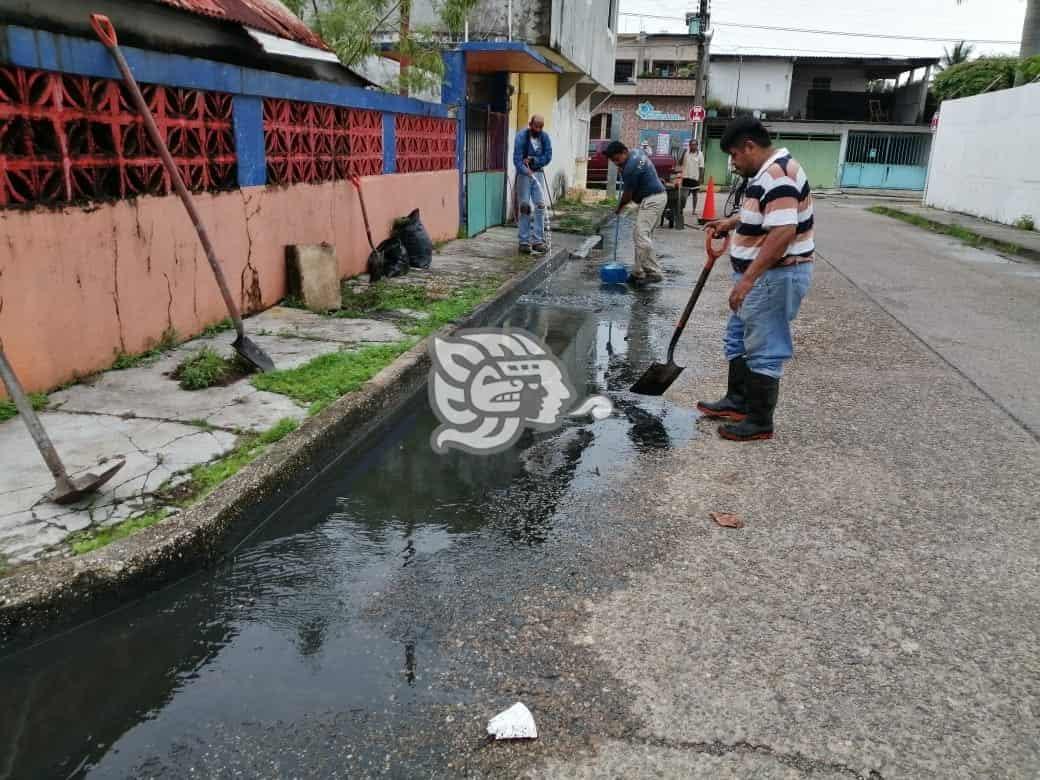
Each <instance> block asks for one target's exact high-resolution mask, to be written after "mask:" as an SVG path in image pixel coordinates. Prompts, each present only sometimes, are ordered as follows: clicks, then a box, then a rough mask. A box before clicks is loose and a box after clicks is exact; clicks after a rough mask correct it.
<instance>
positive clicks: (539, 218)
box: [516, 173, 545, 244]
mask: <svg viewBox="0 0 1040 780" xmlns="http://www.w3.org/2000/svg"><path fill="white" fill-rule="evenodd" d="M516 206H517V211H518V212H519V213H518V214H517V224H518V225H519V228H520V243H521V244H541V243H544V242H545V193H544V192H543V191H542V185H541V184H539V183H538V179H536V178H535V177H534V176H527V175H525V174H523V173H521V174H518V175H517V177H516ZM532 211H533V212H534V235H533V236H532V235H531V212H532Z"/></svg>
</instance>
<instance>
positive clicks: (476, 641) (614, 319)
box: [0, 198, 1040, 780]
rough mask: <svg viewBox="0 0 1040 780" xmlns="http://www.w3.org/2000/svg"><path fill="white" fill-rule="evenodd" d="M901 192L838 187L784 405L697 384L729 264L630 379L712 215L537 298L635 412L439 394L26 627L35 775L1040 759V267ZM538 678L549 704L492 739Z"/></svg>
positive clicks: (25, 712) (670, 309)
mask: <svg viewBox="0 0 1040 780" xmlns="http://www.w3.org/2000/svg"><path fill="white" fill-rule="evenodd" d="M866 205H869V204H868V203H866V202H864V201H859V200H854V199H847V198H846V199H840V200H831V201H827V202H820V203H819V204H818V217H817V226H818V235H819V242H818V243H819V248H820V260H819V262H818V263H817V265H816V270H815V280H814V286H813V289H812V291H811V293H810V296H809V298H808V299H807V301H806V303H805V305H804V307H803V311H802V314H801V317H800V318H799V320H798V323H797V331H796V350H797V355H796V358H795V360H794V361H792V363H791V364H790V366H789V369H788V373H787V375H786V376H785V378H784V380H783V382H782V386H781V400H780V406H779V409H778V413H777V426H778V433H777V437H776V438H775V439H773V440H772V441H769V442H760V443H754V444H733V443H729V442H724V441H722V440H720V439H719V438H718V437H717V436H716V434H715V431H714V425H712V424H709V423H708V422H707V421H704V420H699V421H698V420H697V419H696V414H695V413H694V412H693V409H694V405H695V403H696V401H697V399H698V398H704V397H711V398H715V397H717V396H718V395H719V394H720V392H721V389H722V387H723V370H724V366H723V364H722V358H721V354H720V337H721V332H722V325H723V321H724V317H725V316H726V312H727V304H726V298H727V295H728V291H729V281H728V274H727V268H726V267H725V265H724V264H723V265H720V266H719V267H718V268H717V269H716V271H715V273H714V275H713V276H712V278H711V280H710V281H709V284H708V286H707V288H706V290H705V293H704V296H703V298H702V300H701V302H700V304H699V305H698V307H697V309H696V310H695V311H694V314H693V317H692V318H691V321H690V325H689V327H688V330H687V332H686V335H685V336H684V338H683V340H682V342H681V344H680V349H679V352H678V354H677V362H679V363H680V364H682V365H685V366H686V370H685V372H684V373H683V374H682V375H681V376H680V378H679V380H678V381H677V382H676V384H675V385H673V387H672V389H671V390H670V391H669V392H668V394H667V395H666V397H665V398H664V399H643V398H637V397H633V396H632V395H631V394H629V393H627V392H626V388H627V387H628V386H629V385H630V384H631V382H632V381H633V380H634V379H635V378H636V377H638V376H639V374H641V373H642V370H643V369H644V368H645V367H646V365H648V363H649V361H650V360H652V359H657V360H660V359H661V358H662V357H663V355H664V351H665V348H666V346H667V341H668V337H669V335H670V329H671V327H672V325H673V323H674V321H675V319H676V318H677V316H678V314H679V312H680V310H681V308H682V306H683V304H684V302H685V300H686V298H687V296H688V295H689V291H690V289H691V287H692V285H693V281H694V279H695V278H696V274H697V272H698V270H699V268H700V264H701V262H702V261H703V250H702V242H703V236H702V234H701V233H700V232H698V231H693V230H687V231H685V232H674V231H667V230H665V231H661V232H659V237H660V242H661V245H662V248H663V249H664V251H666V252H668V253H669V254H670V255H672V257H671V258H669V259H666V260H665V261H664V265H665V268H666V272H667V278H666V282H665V284H664V285H663V286H662V287H661V288H651V289H648V290H643V291H639V292H636V293H629V292H626V291H624V290H611V289H603V288H600V286H599V284H598V282H597V281H596V279H597V276H596V274H597V266H598V264H599V262H601V260H602V258H601V257H597V256H591V257H590V259H589V261H588V262H587V263H583V262H582V261H573V262H571V263H570V264H568V265H567V266H566V267H564V268H563V269H561V270H560V271H558V272H557V273H556V275H555V276H554V278H552V279H550V280H549V282H548V283H547V284H546V285H545V287H544V289H542V290H540V291H539V292H538V293H534V294H531V295H529V296H527V297H526V298H525V299H524V302H523V305H522V306H518V307H517V311H516V312H515V313H514V314H513V315H512V316H511V318H510V320H509V323H508V324H512V325H515V326H518V327H526V328H528V329H530V330H533V331H535V332H538V333H539V334H540V335H543V336H544V337H545V338H546V339H547V341H548V342H549V343H550V344H553V345H554V349H559V350H560V351H561V352H562V353H564V354H563V355H562V357H563V359H564V362H565V363H566V364H567V366H568V367H569V369H570V371H571V372H572V375H574V373H575V372H576V371H582V370H585V366H586V364H588V374H587V377H586V380H587V388H588V392H592V391H593V389H595V390H596V391H601V390H602V391H606V392H608V393H609V394H610V396H611V397H612V399H614V402H615V405H616V412H615V415H614V416H613V417H612V418H609V419H608V420H606V421H603V422H601V423H591V422H590V423H577V422H576V423H574V424H573V425H568V427H565V428H564V429H562V430H561V431H560V432H559V433H558V434H553V435H552V436H548V437H541V438H537V437H535V438H533V440H530V441H525V442H523V443H522V446H520V447H519V448H518V450H517V451H513V452H508V453H504V454H502V455H499V456H494V457H491V458H474V457H452V458H447V459H446V458H444V457H440V456H434V455H433V454H432V451H431V450H430V448H429V444H428V441H429V433H430V430H432V426H433V425H434V423H433V422H432V421H430V420H428V419H427V418H428V417H430V415H429V414H428V413H427V408H426V407H427V401H426V399H425V397H421V398H418V399H417V400H416V401H415V403H414V404H413V405H412V407H410V408H409V409H408V410H406V413H405V415H404V416H403V417H402V419H401V422H400V423H399V424H398V425H396V426H395V427H393V428H392V429H388V430H387V431H385V432H384V433H383V435H381V437H379V439H378V440H377V441H374V442H373V444H372V447H371V449H370V452H369V454H368V455H366V456H365V457H359V458H356V459H353V460H350V459H345V460H343V461H334V462H332V463H330V464H329V465H328V468H325V469H322V470H320V471H319V470H314V476H313V477H309V480H310V481H308V482H306V483H305V484H302V485H301V492H300V493H297V494H293V495H287V496H285V497H284V500H285V503H284V504H283V505H282V506H281V507H280V508H279V509H278V510H277V512H275V513H274V514H272V515H271V517H269V518H267V519H266V520H264V522H263V523H262V524H259V525H258V526H257V531H256V535H255V537H254V538H252V539H250V540H249V544H248V545H247V546H243V547H242V549H241V550H236V554H235V555H233V556H232V557H231V558H230V559H229V561H228V562H227V564H226V565H225V566H222V567H219V570H218V571H213V572H210V573H207V574H205V575H200V576H199V577H197V578H192V579H191V580H189V581H186V582H184V583H181V584H180V585H178V586H175V587H173V588H169V589H167V590H166V591H165V592H163V593H158V594H154V595H153V596H151V597H149V598H147V599H144V600H142V601H141V602H139V603H138V604H135V605H132V606H131V607H129V608H127V609H125V610H123V611H122V612H120V613H117V614H113V615H110V616H108V617H106V618H103V619H101V620H98V621H95V622H94V623H93V624H92V625H90V626H87V627H84V628H83V629H81V630H79V631H77V632H74V633H72V634H71V635H66V636H64V637H62V639H61V640H60V641H57V642H50V643H44V644H42V645H40V646H38V647H34V648H32V649H31V652H24V653H21V654H19V655H17V656H14V657H11V658H7V659H0V689H3V690H5V691H8V695H9V697H10V701H11V702H12V705H11V706H10V707H8V708H5V710H4V711H0V756H4V755H6V756H7V759H6V761H7V764H6V765H5V764H4V762H3V760H0V777H3V776H4V769H5V766H6V768H7V771H8V772H9V773H10V776H12V777H13V776H23V775H24V776H43V775H46V774H57V773H59V771H60V772H61V773H63V774H68V773H69V772H70V771H72V770H73V769H75V768H76V767H77V766H79V767H85V768H86V769H88V770H93V771H94V772H95V773H96V775H97V776H145V775H147V776H163V777H165V776H170V777H174V776H186V775H189V774H194V775H195V776H205V777H231V776H250V777H276V776H278V777H280V776H294V777H352V778H353V777H368V776H397V777H415V776H435V777H478V776H479V777H520V776H527V777H539V778H541V777H546V778H572V777H587V778H594V777H595V778H598V777H626V778H627V777H648V776H659V777H696V778H747V777H755V778H769V779H772V778H802V777H812V778H852V777H862V778H868V777H870V778H878V777H881V778H894V777H904V778H943V780H946V779H948V778H976V777H1013V778H1025V777H1035V776H1036V774H1037V772H1038V770H1040V736H1038V735H1040V657H1038V655H1037V652H1036V647H1037V640H1038V636H1040V609H1038V607H1040V603H1038V602H1040V599H1038V594H1040V564H1038V561H1040V524H1038V522H1037V521H1038V519H1040V491H1038V489H1037V476H1038V475H1040V443H1038V441H1037V438H1036V431H1037V429H1038V427H1040V406H1038V405H1037V394H1036V393H1035V391H1034V388H1035V386H1036V384H1037V380H1038V379H1040V339H1037V338H1036V334H1037V332H1038V330H1040V274H1038V273H1037V271H1040V267H1038V266H1035V265H1029V264H1025V263H1011V262H1007V261H1005V260H1004V259H1002V258H1000V257H999V256H997V255H994V254H992V253H986V252H977V251H975V250H970V251H969V250H966V249H964V248H963V246H962V245H960V244H959V243H957V242H955V241H953V240H952V239H943V238H938V237H936V236H933V235H931V234H928V233H925V232H923V231H919V230H918V229H917V228H914V227H911V226H908V225H904V224H902V223H899V222H896V221H894V220H891V219H889V218H886V217H882V216H876V215H873V214H870V213H868V212H866V211H865V210H864V206H866ZM609 238H612V236H611V235H609V231H608V239H609ZM610 249H611V247H610V245H609V240H608V244H607V246H606V247H605V250H606V255H607V256H608V257H609V253H610ZM620 252H621V256H622V258H623V259H626V260H627V259H629V258H630V256H631V242H630V240H627V239H626V240H625V241H623V242H622V245H621V247H620ZM568 334H569V335H568ZM554 339H556V340H558V344H559V346H557V341H554ZM575 384H576V385H577V386H578V387H579V388H581V387H585V386H586V385H583V384H582V383H581V382H579V381H577V380H576V382H575ZM424 415H425V417H424ZM424 426H425V427H424ZM719 511H721V512H733V513H736V514H738V515H739V516H740V517H741V518H742V519H743V520H744V522H745V523H746V526H745V527H744V528H743V529H740V530H732V529H726V528H720V527H718V526H716V525H715V523H714V522H713V521H712V519H711V518H710V516H709V513H711V512H719ZM69 646H75V647H76V649H77V652H76V659H75V662H74V663H73V662H72V661H70V660H69V656H68V652H67V648H68V647H69ZM99 701H103V702H105V706H104V707H103V708H99V707H98V702H99ZM516 701H523V702H524V703H525V704H526V705H527V706H528V707H529V708H530V709H531V711H532V713H533V715H534V718H535V720H536V723H537V725H538V729H539V739H538V740H537V741H535V742H530V743H487V742H486V741H485V739H484V737H485V733H484V728H485V725H486V723H487V721H488V719H489V718H490V717H492V716H493V715H495V714H496V713H498V712H500V711H502V710H504V709H506V708H507V707H509V706H510V705H512V704H513V703H514V702H516ZM5 712H6V713H8V714H7V716H6V720H5ZM86 734H89V735H90V740H89V742H88V741H87V740H86V736H85V735H86ZM84 745H87V747H83V746H84Z"/></svg>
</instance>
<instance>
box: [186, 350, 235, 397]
mask: <svg viewBox="0 0 1040 780" xmlns="http://www.w3.org/2000/svg"><path fill="white" fill-rule="evenodd" d="M249 373H250V368H249V366H247V365H246V364H245V363H243V362H242V360H241V359H239V357H238V356H237V355H236V356H235V357H230V358H226V357H223V356H222V355H218V354H217V353H216V352H214V351H213V350H212V349H210V348H209V347H203V348H202V349H200V350H199V351H198V352H195V353H193V354H191V355H189V356H188V357H186V358H185V359H184V360H183V362H181V364H180V365H179V366H177V369H176V370H175V371H174V372H173V375H172V376H173V378H174V379H176V380H177V381H178V382H180V385H181V389H183V390H205V389H206V388H207V387H216V386H218V385H219V386H225V385H229V384H231V383H232V382H234V381H235V380H236V379H239V378H241V377H243V376H246V375H247V374H249Z"/></svg>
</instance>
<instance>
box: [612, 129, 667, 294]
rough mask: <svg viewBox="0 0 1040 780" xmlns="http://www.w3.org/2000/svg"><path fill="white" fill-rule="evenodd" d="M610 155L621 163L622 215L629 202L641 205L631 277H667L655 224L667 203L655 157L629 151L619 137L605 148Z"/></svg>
mask: <svg viewBox="0 0 1040 780" xmlns="http://www.w3.org/2000/svg"><path fill="white" fill-rule="evenodd" d="M605 153H606V155H607V158H608V159H609V160H610V161H611V162H612V163H614V165H616V166H617V167H618V170H619V171H620V172H621V178H622V180H623V181H624V185H625V191H624V194H623V195H622V196H621V202H620V203H619V204H618V207H617V213H618V215H619V216H620V214H621V212H622V211H624V209H625V207H626V206H628V204H629V203H636V204H638V205H639V211H638V213H637V214H636V225H635V230H634V231H633V242H634V243H635V247H636V256H635V265H634V268H633V269H632V273H631V274H629V277H628V281H629V282H630V283H631V284H633V285H636V286H640V285H643V284H647V283H649V282H660V281H663V280H664V277H663V276H662V275H661V266H660V264H659V263H658V262H657V253H656V252H655V251H654V228H656V227H657V225H658V224H659V223H660V221H661V214H662V213H663V212H664V208H665V206H666V205H667V203H668V196H667V195H666V194H665V189H664V184H663V183H662V182H661V177H660V176H658V175H657V169H656V168H655V167H654V161H653V160H651V159H650V157H648V156H647V155H646V154H644V153H643V152H630V151H629V150H628V147H627V146H625V145H624V144H623V143H621V142H620V141H611V142H610V143H609V144H608V145H607V148H606V150H605Z"/></svg>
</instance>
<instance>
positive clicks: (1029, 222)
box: [1015, 214, 1036, 230]
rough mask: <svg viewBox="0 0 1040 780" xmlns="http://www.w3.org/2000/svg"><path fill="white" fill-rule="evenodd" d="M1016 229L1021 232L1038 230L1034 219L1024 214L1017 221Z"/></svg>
mask: <svg viewBox="0 0 1040 780" xmlns="http://www.w3.org/2000/svg"><path fill="white" fill-rule="evenodd" d="M1015 227H1017V228H1018V229H1019V230H1036V223H1035V222H1033V218H1032V217H1030V216H1028V215H1025V214H1023V215H1022V216H1021V217H1019V218H1018V219H1016V220H1015Z"/></svg>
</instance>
